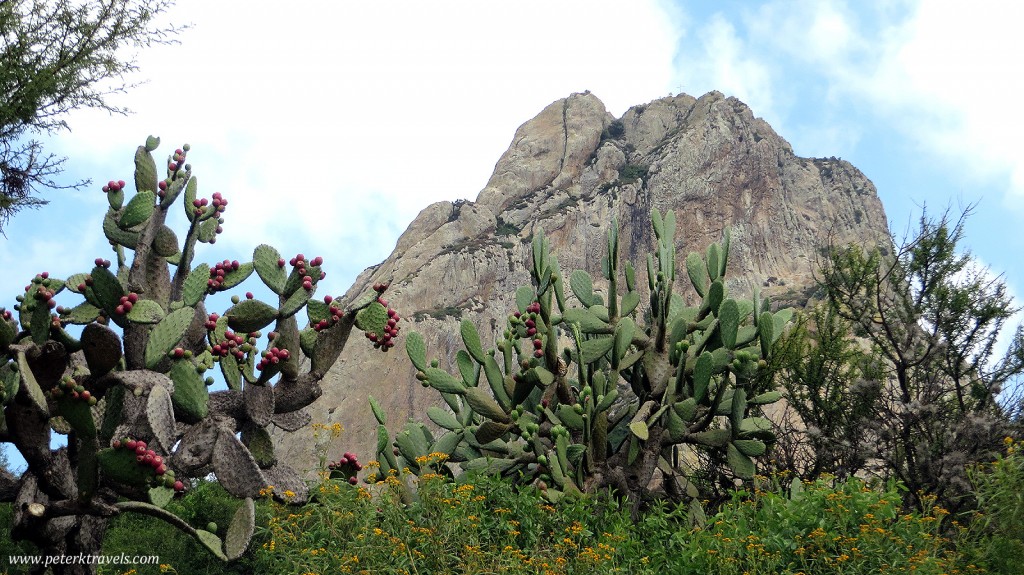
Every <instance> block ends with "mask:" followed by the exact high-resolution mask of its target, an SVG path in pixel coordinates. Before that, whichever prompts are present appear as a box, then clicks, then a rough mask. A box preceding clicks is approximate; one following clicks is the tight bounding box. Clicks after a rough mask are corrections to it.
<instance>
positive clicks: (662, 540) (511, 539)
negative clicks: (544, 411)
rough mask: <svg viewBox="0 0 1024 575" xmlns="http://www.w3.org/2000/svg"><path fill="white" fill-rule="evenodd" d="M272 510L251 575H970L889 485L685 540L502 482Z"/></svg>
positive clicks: (399, 480) (431, 486)
mask: <svg viewBox="0 0 1024 575" xmlns="http://www.w3.org/2000/svg"><path fill="white" fill-rule="evenodd" d="M421 463H423V464H425V465H427V466H431V467H434V468H435V469H436V468H437V467H438V466H439V464H440V463H441V459H440V458H438V457H437V456H436V455H434V456H429V457H427V458H424V462H421ZM371 493H372V494H371ZM272 509H273V517H272V518H270V519H269V520H268V521H260V522H259V524H260V525H262V526H263V527H260V528H258V529H260V533H259V534H258V537H259V539H258V542H259V543H258V544H257V545H254V549H253V555H252V562H251V564H250V565H249V567H250V568H251V569H252V570H253V572H254V573H286V572H287V573H360V572H368V573H406V574H409V573H421V574H423V573H437V574H449V573H452V574H454V573H461V574H470V573H473V574H476V573H505V574H528V573H529V574H547V573H551V574H554V573H559V574H563V573H565V574H573V573H581V574H582V573H587V574H590V573H595V574H611V573H637V574H639V573H652V574H653V573H682V574H689V573H693V574H698V573H699V574H702V575H704V574H708V573H716V574H736V575H740V574H742V573H758V574H761V573H789V574H791V575H795V574H797V573H801V572H802V573H806V574H814V575H828V574H832V573H835V574H840V573H871V574H874V573H909V572H911V571H913V572H914V573H922V574H932V573H934V574H939V573H963V574H968V573H980V572H981V571H980V570H978V569H976V568H970V567H964V565H965V564H966V561H964V560H963V558H962V557H961V556H960V555H959V554H957V553H955V552H953V551H950V549H949V547H948V541H947V540H946V539H944V538H943V537H941V536H940V534H939V524H940V523H941V520H942V518H943V517H944V516H945V511H944V510H942V509H939V508H932V509H931V511H930V512H929V513H926V514H917V513H911V514H906V513H904V512H903V511H902V510H901V497H900V493H899V490H898V489H897V488H896V487H895V485H890V486H888V487H886V488H885V489H875V488H872V487H869V486H867V485H866V484H864V483H863V482H861V481H859V480H856V479H850V480H848V481H845V482H841V483H838V484H835V485H833V484H832V482H831V481H830V480H819V481H817V482H814V483H808V484H803V483H799V482H797V483H796V484H795V486H794V487H793V491H792V493H790V488H788V487H787V488H783V487H782V486H781V485H780V484H779V483H775V484H773V485H772V488H771V489H770V490H769V491H757V492H755V493H747V492H738V493H736V494H735V496H734V498H733V499H732V501H731V502H729V503H727V504H726V505H725V506H724V507H723V508H722V509H721V510H720V511H719V512H718V513H717V514H716V515H713V516H712V517H711V518H710V519H709V520H708V522H707V524H706V526H705V527H703V528H690V527H688V520H687V513H686V507H685V506H677V505H669V504H662V505H660V506H659V505H655V506H654V507H653V508H652V509H650V510H648V511H647V512H646V513H644V514H642V515H641V517H640V518H639V520H638V521H637V522H636V523H634V522H633V521H632V520H631V519H630V513H629V509H628V506H620V504H619V501H618V500H617V499H616V498H614V497H609V496H607V494H605V495H597V496H592V497H591V496H585V497H580V498H578V499H575V500H570V499H569V498H566V499H563V500H562V501H561V502H559V503H558V504H557V505H551V504H549V503H548V502H547V501H545V500H544V499H543V498H542V497H541V496H540V494H539V492H538V491H537V490H536V489H534V488H530V487H526V488H516V487H515V486H514V485H513V484H512V483H511V482H509V481H506V480H500V479H497V478H488V477H468V478H463V481H461V482H451V481H450V480H447V479H445V478H444V477H443V476H442V475H438V474H433V473H423V474H421V475H420V477H419V478H418V480H417V479H415V478H414V477H413V476H412V475H411V474H408V473H406V474H402V475H399V474H397V473H392V474H390V475H389V476H388V477H387V478H386V479H385V480H384V481H383V482H381V483H378V484H376V485H375V486H373V487H370V488H366V487H352V486H349V485H348V484H343V483H340V482H330V481H328V482H325V483H323V484H321V486H320V487H319V490H318V493H317V503H316V504H312V505H306V506H304V507H302V508H301V509H296V508H291V507H287V506H283V505H280V504H273V505H272Z"/></svg>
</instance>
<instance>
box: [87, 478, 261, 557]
mask: <svg viewBox="0 0 1024 575" xmlns="http://www.w3.org/2000/svg"><path fill="white" fill-rule="evenodd" d="M238 505H239V501H238V499H236V498H235V497H232V496H231V494H229V493H228V492H227V491H225V490H224V488H223V487H222V486H221V485H220V484H219V483H217V482H215V481H200V482H199V483H198V484H197V485H196V486H195V487H194V488H192V489H191V490H189V492H188V494H187V495H185V496H184V497H182V498H181V499H180V500H174V501H172V502H171V503H169V504H168V505H167V509H168V511H171V512H172V513H174V514H176V515H177V516H178V517H180V518H182V519H184V520H185V521H186V522H188V523H189V524H190V525H196V526H198V527H200V528H203V529H207V528H209V527H212V525H210V523H215V524H216V525H217V529H216V530H214V531H215V532H216V533H217V534H218V535H220V536H221V537H223V536H224V533H225V531H226V530H227V528H228V525H230V524H231V517H232V515H234V513H235V510H236V509H237V508H238ZM269 513H270V512H269V508H268V507H267V505H266V504H265V503H262V504H258V505H257V511H256V514H257V520H256V522H257V523H258V524H265V523H266V522H267V520H268V519H269ZM254 543H255V544H258V542H256V541H255V540H254ZM102 552H103V554H104V555H119V554H121V553H124V554H125V555H128V556H132V555H156V556H158V557H160V565H137V566H135V575H159V574H161V573H168V572H171V573H173V572H177V573H181V574H182V575H184V574H189V575H193V574H207V573H208V574H228V573H251V570H250V569H249V568H248V565H247V561H246V556H243V559H242V560H240V561H234V562H231V563H228V564H225V563H223V562H222V561H220V560H218V559H217V558H216V557H214V556H213V555H212V554H211V553H209V551H207V550H206V548H205V547H203V546H202V544H200V543H199V542H198V541H196V540H195V538H193V537H190V536H188V535H186V534H185V533H183V532H182V531H180V530H178V529H177V528H175V527H173V526H171V525H170V524H168V523H164V522H161V521H153V520H152V519H150V518H148V517H145V516H143V515H138V514H135V513H123V514H121V515H118V516H117V517H115V518H114V519H113V520H112V521H111V522H110V526H109V527H108V529H107V535H106V537H105V538H104V540H103V551H102ZM249 554H250V555H251V550H250V552H249ZM124 569H125V568H124V567H123V566H116V565H107V566H101V567H100V569H99V573H100V574H111V575H114V574H118V575H119V574H121V573H123V572H124Z"/></svg>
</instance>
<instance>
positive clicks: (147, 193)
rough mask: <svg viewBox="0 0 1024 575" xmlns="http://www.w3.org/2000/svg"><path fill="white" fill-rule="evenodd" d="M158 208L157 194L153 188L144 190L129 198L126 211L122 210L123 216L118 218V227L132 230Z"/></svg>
mask: <svg viewBox="0 0 1024 575" xmlns="http://www.w3.org/2000/svg"><path fill="white" fill-rule="evenodd" d="M154 209H156V194H155V193H154V192H152V191H151V190H148V189H146V190H143V191H141V192H139V193H137V194H135V197H133V198H132V199H131V200H128V205H127V206H125V207H124V211H123V212H121V217H120V218H118V220H117V227H119V228H121V229H122V230H130V229H132V228H134V227H136V226H138V225H140V224H142V223H143V222H145V221H146V220H148V219H149V217H150V216H152V215H153V210H154Z"/></svg>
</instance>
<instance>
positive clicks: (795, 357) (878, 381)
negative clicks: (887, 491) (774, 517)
mask: <svg viewBox="0 0 1024 575" xmlns="http://www.w3.org/2000/svg"><path fill="white" fill-rule="evenodd" d="M850 329H851V326H850V324H849V322H846V321H844V320H843V319H841V318H840V317H838V315H837V314H836V313H835V312H833V311H832V310H830V309H829V308H828V307H827V306H818V307H815V308H814V309H812V310H810V311H809V312H808V313H807V315H806V316H803V317H801V318H800V320H799V321H798V322H797V325H796V326H795V328H794V329H792V330H791V331H790V332H789V333H788V334H787V335H784V336H783V337H782V339H781V340H780V341H779V343H778V347H777V348H776V349H777V353H776V355H775V358H774V361H773V365H772V366H771V369H772V370H773V371H774V372H775V381H777V382H778V383H779V385H780V386H781V387H782V389H783V390H784V391H785V394H786V399H787V401H786V403H785V411H784V412H783V413H782V414H781V415H780V417H779V418H778V420H777V421H778V425H777V426H776V429H775V430H776V434H777V435H778V437H779V441H778V443H777V444H776V446H775V448H774V449H773V451H772V459H773V461H774V462H775V466H776V470H777V471H782V470H786V471H789V472H792V473H795V474H796V475H797V476H799V477H800V478H801V479H804V480H810V481H814V480H816V479H818V478H819V477H821V476H822V475H823V474H830V475H856V474H858V473H860V472H862V471H864V470H865V467H866V466H867V464H868V453H869V452H870V449H869V447H868V443H867V442H868V441H869V438H870V437H871V430H872V421H873V420H874V418H875V415H876V413H877V411H876V410H877V409H878V407H879V405H878V403H879V400H880V398H881V395H882V390H881V386H882V384H883V379H884V377H885V374H884V373H883V371H882V368H881V366H880V365H879V362H878V361H877V358H875V357H874V356H873V355H872V354H871V353H870V352H869V351H868V350H866V349H865V348H864V347H863V346H861V345H859V344H858V343H857V342H856V341H855V340H853V339H852V338H850Z"/></svg>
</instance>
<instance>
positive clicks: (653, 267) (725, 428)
mask: <svg viewBox="0 0 1024 575" xmlns="http://www.w3.org/2000/svg"><path fill="white" fill-rule="evenodd" d="M652 219H653V226H654V232H655V236H656V238H657V251H656V253H655V254H652V255H651V256H648V259H647V280H648V281H647V287H648V290H647V293H648V294H649V301H648V304H647V305H646V306H641V305H640V304H641V299H642V298H641V294H640V290H639V289H638V286H637V281H636V273H635V270H634V268H633V266H632V265H631V264H630V263H628V262H627V263H626V264H625V266H624V269H623V268H622V267H620V265H619V258H618V232H617V226H615V225H613V226H612V227H611V228H610V231H609V233H608V236H607V241H608V255H607V257H605V258H604V260H603V275H604V280H605V285H606V286H607V288H606V291H605V292H604V293H605V294H606V295H602V294H601V293H598V292H597V291H595V288H594V282H593V279H592V278H591V276H590V275H589V274H587V273H585V272H583V271H575V272H573V273H572V274H571V275H570V276H569V277H568V282H566V281H565V279H566V278H564V277H563V275H562V273H561V271H560V269H559V266H558V261H557V259H556V258H555V257H554V256H553V255H552V254H551V253H550V249H549V245H548V243H547V241H546V240H545V239H544V236H543V233H535V235H534V239H533V244H532V255H533V262H532V268H531V276H532V279H533V285H532V286H529V287H521V288H519V290H518V291H517V292H516V302H517V309H516V310H514V311H513V313H512V314H511V315H509V317H508V323H507V329H505V330H504V333H503V334H500V335H499V336H498V338H497V342H496V347H495V348H494V349H489V350H485V349H484V347H483V346H482V344H481V339H480V336H479V334H478V333H477V330H476V328H475V327H474V325H473V324H472V323H471V322H470V321H468V320H463V321H462V323H461V336H462V341H463V344H464V346H465V349H464V350H459V351H458V352H457V354H456V358H455V359H456V366H457V373H455V374H452V373H449V372H448V371H446V370H444V369H441V368H440V367H439V362H438V361H437V360H433V361H428V359H427V355H426V348H425V345H424V340H423V338H422V337H421V336H420V335H419V334H417V333H412V334H410V335H409V336H408V337H407V339H406V350H407V352H408V355H409V358H410V359H411V361H412V363H413V364H414V365H415V367H416V369H417V370H418V373H417V378H418V379H419V380H420V381H421V382H422V384H423V385H424V386H429V387H432V388H434V389H435V390H437V391H438V392H440V394H441V397H442V398H443V399H444V401H445V404H446V405H447V409H446V408H443V407H437V406H435V407H431V408H429V409H428V410H427V413H426V415H427V417H428V418H429V419H430V421H432V422H433V423H434V424H435V425H436V426H438V427H439V428H440V431H439V432H437V433H433V432H432V431H431V430H430V429H429V428H428V427H427V426H426V425H424V424H423V423H422V422H416V421H411V422H409V423H407V424H406V425H405V427H404V428H403V429H402V430H400V431H398V432H397V433H396V434H395V435H394V438H393V439H392V437H391V434H390V433H389V431H388V429H387V427H386V418H385V415H384V413H383V412H382V410H381V409H380V406H379V405H378V404H377V403H376V401H374V400H373V399H372V398H371V407H372V408H373V412H374V414H375V416H376V418H377V420H378V422H379V424H380V425H379V427H378V444H377V452H378V459H379V462H380V465H381V471H382V472H384V473H385V474H386V473H387V472H388V471H389V470H391V469H395V470H401V469H403V468H408V469H409V470H411V471H412V472H414V473H418V472H419V471H420V468H419V465H418V461H423V458H424V456H426V455H427V454H430V453H441V454H447V455H448V457H447V461H448V462H449V463H459V464H460V465H461V467H462V468H463V469H465V470H480V471H484V472H487V473H497V474H502V475H504V476H507V477H509V478H513V479H515V478H519V480H521V481H526V482H533V483H535V484H537V485H538V486H539V487H540V488H541V489H542V490H543V491H544V492H545V493H546V494H547V496H548V497H549V498H550V499H552V500H557V499H559V498H561V497H563V496H565V495H567V494H572V493H578V492H580V491H587V490H595V489H600V488H606V487H611V488H614V489H615V490H616V491H617V492H618V493H620V494H623V495H626V496H628V497H631V498H633V500H634V502H636V503H637V504H639V502H640V501H641V500H643V499H644V498H646V497H647V496H649V495H651V494H650V493H649V491H648V490H649V488H650V486H651V485H654V484H660V487H659V489H664V491H665V492H666V493H667V495H668V496H670V497H672V498H674V499H676V500H686V499H687V498H690V499H691V500H693V498H694V497H695V496H696V495H697V494H698V492H697V487H696V485H695V483H694V481H693V468H692V466H691V465H689V464H690V463H692V462H693V461H694V459H695V457H694V456H695V454H696V453H697V452H698V451H704V452H707V453H708V454H709V455H710V456H711V457H712V459H715V460H718V461H722V462H723V463H724V464H725V465H723V467H725V468H726V469H727V470H731V477H732V478H733V479H735V478H740V479H749V478H751V477H752V476H753V475H754V471H755V463H754V459H753V458H755V457H757V456H758V455H761V454H763V453H764V452H765V449H766V446H767V444H768V443H770V442H771V441H772V440H773V436H772V433H771V431H770V428H771V426H770V425H769V424H768V421H767V420H766V419H764V418H763V417H760V416H759V411H758V408H759V407H760V406H763V405H766V404H769V403H772V402H774V401H777V400H778V399H779V398H780V395H779V393H778V392H776V391H774V390H773V389H770V383H769V382H768V381H767V379H768V378H765V377H763V375H764V368H765V367H766V363H765V358H766V357H767V356H768V355H769V354H770V353H771V348H772V344H773V343H774V341H775V340H776V339H777V338H778V337H779V335H780V334H781V333H782V331H783V329H784V328H785V326H786V324H787V322H788V321H789V318H790V316H791V311H790V310H781V311H776V312H774V313H773V312H772V311H770V308H769V303H768V301H767V300H762V299H760V298H759V297H758V295H757V294H755V295H754V298H753V299H752V300H741V299H734V298H732V297H730V296H729V294H728V293H727V289H726V283H725V277H724V276H725V273H726V264H727V261H728V253H729V240H730V235H729V232H728V230H726V232H725V234H724V236H723V240H722V242H721V243H720V244H719V243H715V244H712V245H710V246H709V247H708V248H707V250H706V253H705V254H704V256H703V257H702V256H701V255H699V254H697V253H691V254H689V256H688V257H687V258H686V260H685V266H686V275H687V276H688V279H689V282H690V284H691V285H692V287H693V290H694V291H695V292H696V294H697V296H698V298H699V299H698V301H696V302H695V303H693V304H691V305H687V304H686V303H685V302H684V300H683V298H682V297H681V296H680V295H678V294H677V293H674V288H675V283H676V281H675V280H676V277H677V274H676V247H675V240H674V238H675V217H674V214H672V213H671V212H670V213H668V214H667V215H665V216H664V217H662V216H661V214H659V213H658V212H656V211H655V212H654V213H653V215H652ZM622 280H624V282H623V281H622ZM623 283H624V286H623ZM566 284H568V287H569V289H570V290H571V296H575V299H574V300H573V299H571V296H570V295H569V294H567V293H566V292H567V290H566V289H565V288H566ZM623 287H624V289H622V288H623ZM428 471H432V470H424V472H428ZM727 473H728V472H727ZM658 475H660V477H661V481H652V480H654V479H655V478H656V476H658Z"/></svg>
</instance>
